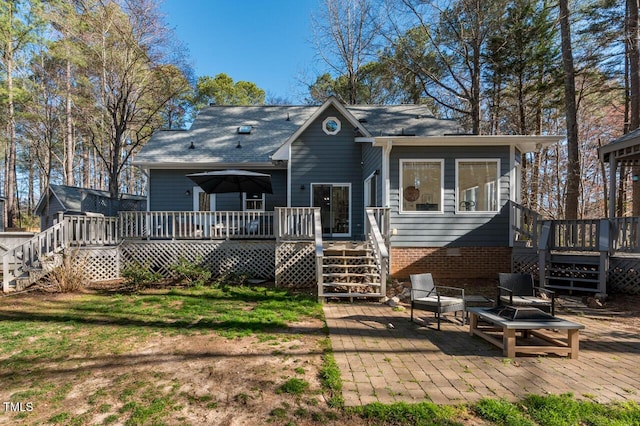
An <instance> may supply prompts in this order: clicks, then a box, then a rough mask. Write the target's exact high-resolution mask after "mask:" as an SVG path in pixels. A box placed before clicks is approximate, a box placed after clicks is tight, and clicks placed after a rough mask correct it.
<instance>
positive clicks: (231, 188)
mask: <svg viewBox="0 0 640 426" xmlns="http://www.w3.org/2000/svg"><path fill="white" fill-rule="evenodd" d="M187 177H188V178H189V179H191V180H192V181H194V182H195V183H197V184H198V186H200V188H202V190H203V191H204V192H206V193H207V194H224V193H229V192H240V193H242V192H253V193H265V194H273V189H272V188H271V175H267V174H264V173H256V172H250V171H247V170H218V171H213V172H203V173H192V174H189V175H187Z"/></svg>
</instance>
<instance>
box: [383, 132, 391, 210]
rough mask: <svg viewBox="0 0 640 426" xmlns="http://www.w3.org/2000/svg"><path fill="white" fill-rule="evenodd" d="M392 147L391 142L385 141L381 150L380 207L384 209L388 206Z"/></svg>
mask: <svg viewBox="0 0 640 426" xmlns="http://www.w3.org/2000/svg"><path fill="white" fill-rule="evenodd" d="M392 146H393V141H390V140H389V141H387V143H386V145H385V146H384V147H383V148H382V176H381V179H382V182H383V188H384V190H383V191H382V205H383V206H384V207H390V206H389V193H390V192H391V181H390V179H389V157H390V155H391V147H392Z"/></svg>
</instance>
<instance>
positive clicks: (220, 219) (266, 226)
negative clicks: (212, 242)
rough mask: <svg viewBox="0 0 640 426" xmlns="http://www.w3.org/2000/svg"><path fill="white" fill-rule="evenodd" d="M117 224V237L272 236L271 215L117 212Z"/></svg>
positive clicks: (196, 237) (221, 237)
mask: <svg viewBox="0 0 640 426" xmlns="http://www.w3.org/2000/svg"><path fill="white" fill-rule="evenodd" d="M118 222H119V223H118V233H119V235H120V237H121V238H133V239H135V238H146V239H204V238H210V239H230V238H234V239H235V238H240V239H243V238H244V239H269V238H274V237H275V232H274V213H273V212H241V211H215V212H190V211H151V212H120V216H119V218H118Z"/></svg>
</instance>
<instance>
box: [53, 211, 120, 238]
mask: <svg viewBox="0 0 640 426" xmlns="http://www.w3.org/2000/svg"><path fill="white" fill-rule="evenodd" d="M64 220H66V221H67V226H66V234H65V237H66V238H67V241H68V244H69V245H70V246H87V245H113V244H117V243H118V220H117V218H116V217H105V216H74V215H65V216H64Z"/></svg>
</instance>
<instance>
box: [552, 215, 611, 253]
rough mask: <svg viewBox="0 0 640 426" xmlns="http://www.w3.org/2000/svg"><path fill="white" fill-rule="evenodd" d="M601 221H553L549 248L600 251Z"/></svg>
mask: <svg viewBox="0 0 640 426" xmlns="http://www.w3.org/2000/svg"><path fill="white" fill-rule="evenodd" d="M600 222H601V220H600V219H581V220H553V221H544V223H545V224H546V223H550V225H551V227H550V234H549V241H548V242H547V244H548V245H547V247H548V248H549V249H551V250H562V251H600Z"/></svg>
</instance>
